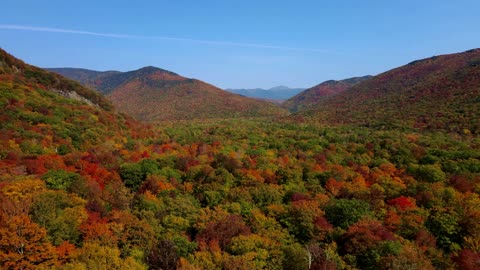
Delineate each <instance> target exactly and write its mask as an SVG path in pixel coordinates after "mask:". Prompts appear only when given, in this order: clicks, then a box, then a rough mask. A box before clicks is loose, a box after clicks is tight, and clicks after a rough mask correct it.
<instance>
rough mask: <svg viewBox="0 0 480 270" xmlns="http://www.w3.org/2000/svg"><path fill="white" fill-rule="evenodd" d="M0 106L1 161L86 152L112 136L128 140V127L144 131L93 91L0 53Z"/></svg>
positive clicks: (1, 51)
mask: <svg viewBox="0 0 480 270" xmlns="http://www.w3.org/2000/svg"><path fill="white" fill-rule="evenodd" d="M0 107H2V108H3V109H2V112H1V113H0V123H1V125H0V134H1V135H0V146H1V147H0V157H1V158H4V157H5V156H8V155H9V153H11V154H12V155H16V156H21V155H22V154H23V155H28V154H44V153H45V154H46V153H48V154H52V153H62V152H63V153H65V152H68V151H71V150H73V149H79V150H81V149H88V148H89V147H91V146H92V145H95V144H100V143H104V142H105V141H107V140H109V139H111V138H113V137H114V136H115V135H118V134H121V136H130V131H129V129H128V127H134V129H135V130H136V131H135V132H143V131H142V130H144V129H143V128H140V127H139V124H138V123H136V122H135V121H133V119H131V118H129V117H125V116H122V115H118V114H116V113H114V112H112V108H113V107H112V105H111V103H110V102H109V101H108V100H106V99H105V98H104V97H103V96H102V95H100V94H98V93H97V92H95V91H93V90H90V89H88V88H85V87H83V86H82V85H80V84H79V83H77V82H75V81H71V80H69V79H67V78H64V77H62V76H60V75H57V74H54V73H51V72H48V71H45V70H43V69H40V68H37V67H35V66H31V65H28V64H25V63H24V62H23V61H21V60H19V59H17V58H15V57H13V56H12V55H10V54H8V53H7V52H5V51H3V50H0ZM137 128H138V130H137ZM145 130H146V129H145ZM145 132H146V131H145ZM119 140H120V139H119ZM0 167H1V166H0ZM0 170H1V168H0Z"/></svg>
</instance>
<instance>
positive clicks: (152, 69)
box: [130, 66, 180, 76]
mask: <svg viewBox="0 0 480 270" xmlns="http://www.w3.org/2000/svg"><path fill="white" fill-rule="evenodd" d="M130 72H137V73H138V72H140V73H143V74H151V73H156V72H161V73H167V74H170V75H174V76H180V75H178V74H177V73H174V72H171V71H169V70H165V69H161V68H158V67H154V66H146V67H142V68H139V69H137V70H133V71H130Z"/></svg>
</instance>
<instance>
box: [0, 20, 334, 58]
mask: <svg viewBox="0 0 480 270" xmlns="http://www.w3.org/2000/svg"><path fill="white" fill-rule="evenodd" d="M0 29H4V30H21V31H34V32H50V33H66V34H77V35H90V36H101V37H111V38H127V39H151V40H171V41H183V42H192V43H203V44H211V45H223V46H238V47H252V48H262V49H276V50H290V51H305V52H320V53H331V52H329V51H327V50H320V49H309V48H295V47H285V46H275V45H267V44H257V43H242V42H230V41H214V40H203V39H191V38H176V37H165V36H143V35H128V34H112V33H99V32H91V31H81V30H72V29H62V28H50V27H37V26H27V25H14V24H0Z"/></svg>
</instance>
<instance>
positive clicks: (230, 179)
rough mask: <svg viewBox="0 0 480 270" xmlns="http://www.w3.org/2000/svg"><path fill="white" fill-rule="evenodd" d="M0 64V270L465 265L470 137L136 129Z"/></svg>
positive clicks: (169, 124)
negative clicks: (0, 109)
mask: <svg viewBox="0 0 480 270" xmlns="http://www.w3.org/2000/svg"><path fill="white" fill-rule="evenodd" d="M7 56H8V55H7ZM0 63H1V64H0V107H1V108H2V113H1V114H0V123H1V125H0V205H1V207H0V268H1V269H52V268H53V269H185V270H187V269H299V270H300V269H479V267H480V198H479V194H480V137H479V136H478V134H474V133H472V132H466V131H463V130H462V131H460V132H454V131H451V130H445V129H442V128H441V127H440V128H436V129H434V128H432V129H424V128H418V127H413V126H409V125H407V124H405V125H398V126H385V125H377V126H369V127H366V126H361V125H354V124H349V125H341V126H339V125H336V126H327V125H324V124H322V123H321V122H319V121H316V120H315V119H309V118H308V116H305V115H304V116H295V117H291V118H281V119H274V118H237V119H210V120H196V121H192V120H191V121H165V122H160V123H156V124H143V123H140V122H137V121H135V120H133V119H132V118H130V117H129V116H126V115H121V114H117V113H115V112H113V111H111V110H105V109H103V108H101V107H99V106H91V105H86V104H85V103H82V102H81V101H75V100H72V99H67V98H65V97H63V96H61V95H59V94H57V93H56V92H53V91H51V90H50V88H51V86H50V85H48V83H44V82H43V81H42V80H43V77H44V76H47V75H45V74H49V73H45V74H44V73H39V74H37V75H35V76H27V74H28V73H25V72H22V71H21V69H18V68H17V69H16V70H17V71H12V70H15V69H12V68H11V66H12V65H10V64H7V61H6V60H5V59H3V61H0ZM16 65H17V66H20V67H21V66H23V65H24V64H23V63H20V62H19V63H17V64H16ZM27 67H28V66H25V68H27ZM40 75H41V76H40ZM39 76H40V77H39ZM59 88H61V87H57V89H59ZM87 90H88V89H87ZM87 90H85V89H84V88H81V91H87ZM87 94H89V95H92V94H90V93H87ZM98 101H99V102H102V103H105V104H107V105H108V102H107V101H104V100H103V99H101V98H99V99H98ZM107 105H106V106H107ZM475 106H476V107H475ZM475 106H473V107H472V108H474V109H476V110H477V111H478V110H480V109H479V106H478V103H477V105H475ZM107 107H108V106H107ZM108 108H109V107H108ZM365 117H367V116H365ZM477 120H478V119H477Z"/></svg>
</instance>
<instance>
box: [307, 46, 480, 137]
mask: <svg viewBox="0 0 480 270" xmlns="http://www.w3.org/2000/svg"><path fill="white" fill-rule="evenodd" d="M301 115H304V116H309V117H312V118H313V119H315V121H321V122H324V123H327V124H360V125H365V126H372V125H373V126H381V127H382V126H383V127H390V126H402V127H414V128H420V129H430V130H447V131H453V132H460V133H467V134H468V133H475V134H478V133H480V120H479V119H480V49H473V50H469V51H466V52H463V53H456V54H449V55H441V56H434V57H431V58H427V59H423V60H418V61H413V62H411V63H409V64H407V65H404V66H402V67H399V68H396V69H393V70H390V71H387V72H385V73H382V74H380V75H377V76H375V77H373V78H371V79H369V80H366V81H364V82H361V83H359V84H356V85H355V86H353V87H351V88H349V89H348V90H347V91H345V92H343V93H340V94H338V95H335V96H333V97H330V98H327V99H325V100H323V101H321V102H320V103H319V104H317V105H316V106H315V109H312V110H310V111H306V112H304V113H301Z"/></svg>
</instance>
